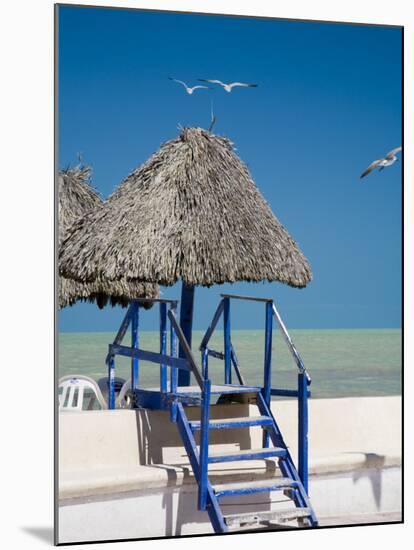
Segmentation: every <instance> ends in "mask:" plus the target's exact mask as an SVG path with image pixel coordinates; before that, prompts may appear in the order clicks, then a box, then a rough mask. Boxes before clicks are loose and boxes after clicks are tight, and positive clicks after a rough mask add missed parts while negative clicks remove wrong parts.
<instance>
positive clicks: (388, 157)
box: [385, 145, 402, 159]
mask: <svg viewBox="0 0 414 550" xmlns="http://www.w3.org/2000/svg"><path fill="white" fill-rule="evenodd" d="M401 150H402V147H401V145H400V147H396V148H395V149H392V150H391V151H390V152H389V153H387V154H386V156H385V158H386V159H392V157H394V156H395V155H396V154H397V153H399V152H400V151H401Z"/></svg>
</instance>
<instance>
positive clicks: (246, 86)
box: [198, 78, 257, 93]
mask: <svg viewBox="0 0 414 550" xmlns="http://www.w3.org/2000/svg"><path fill="white" fill-rule="evenodd" d="M198 80H199V81H200V82H209V83H210V84H220V86H223V88H224V89H225V90H226V92H229V93H230V92H231V91H232V89H233V88H235V87H236V86H242V87H243V88H257V84H247V83H246V82H232V83H230V84H225V83H224V82H222V81H221V80H205V79H203V78H199V79H198Z"/></svg>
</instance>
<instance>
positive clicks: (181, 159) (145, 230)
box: [60, 128, 312, 287]
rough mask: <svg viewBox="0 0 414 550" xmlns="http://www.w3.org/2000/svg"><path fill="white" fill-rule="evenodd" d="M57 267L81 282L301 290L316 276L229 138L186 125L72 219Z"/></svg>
mask: <svg viewBox="0 0 414 550" xmlns="http://www.w3.org/2000/svg"><path fill="white" fill-rule="evenodd" d="M60 265H61V268H62V273H64V274H65V275H67V276H70V277H73V278H76V279H78V280H80V281H90V280H94V279H96V278H99V277H104V278H105V279H108V280H118V279H120V278H127V279H129V280H145V281H154V282H158V283H160V284H163V285H172V284H174V283H175V282H176V281H177V280H179V279H182V281H183V282H184V283H185V284H186V285H204V286H210V285H213V284H221V283H225V282H236V281H263V280H268V281H280V282H283V283H287V284H288V285H290V286H293V287H304V286H306V284H307V283H308V282H309V281H310V280H311V278H312V273H311V269H310V266H309V263H308V262H307V260H306V258H305V257H304V255H303V254H302V252H301V251H300V250H299V247H298V246H297V244H296V243H295V242H294V240H293V239H292V238H291V237H290V235H289V234H288V232H287V231H286V229H285V228H284V227H283V226H282V225H281V223H280V222H279V221H278V220H277V219H276V217H275V216H274V214H273V213H272V211H271V209H270V207H269V205H268V204H267V203H266V201H265V199H264V198H263V196H262V195H261V193H260V191H259V189H258V188H257V187H256V185H255V183H254V181H253V179H252V177H251V175H250V173H249V171H248V169H247V167H246V166H245V165H244V164H243V162H242V161H241V160H240V159H239V158H238V156H237V155H236V154H235V152H234V149H233V146H232V143H231V142H230V141H229V140H228V139H226V138H223V137H219V136H217V135H214V134H212V133H209V132H208V131H206V130H204V129H201V128H185V129H183V131H182V132H181V134H180V135H179V136H178V137H177V138H176V139H173V140H171V141H168V142H167V143H165V144H163V145H162V146H161V148H160V149H159V150H158V151H157V152H156V153H155V154H154V155H153V156H151V157H150V158H149V159H148V160H147V161H146V162H145V163H144V164H143V165H142V166H141V167H140V168H138V169H136V170H135V171H133V172H132V173H131V174H130V175H129V176H128V177H127V178H126V179H125V180H124V181H123V182H122V184H121V185H120V186H119V187H118V189H117V190H116V191H115V192H114V194H113V195H112V196H111V197H110V198H109V199H108V200H107V201H106V203H105V204H104V205H103V206H102V207H101V208H100V209H98V210H96V211H94V212H91V213H90V214H87V215H86V216H85V217H84V218H83V219H82V220H80V221H79V222H78V223H76V224H75V225H74V226H72V228H71V230H70V232H69V238H68V239H67V240H66V242H65V243H64V245H63V247H62V251H61V255H60Z"/></svg>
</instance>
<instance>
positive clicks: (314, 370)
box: [58, 329, 402, 398]
mask: <svg viewBox="0 0 414 550" xmlns="http://www.w3.org/2000/svg"><path fill="white" fill-rule="evenodd" d="M290 334H291V337H292V339H293V341H294V343H295V345H296V347H297V349H298V351H299V353H300V354H301V356H302V359H303V361H304V363H305V366H306V368H307V369H308V371H309V373H310V375H311V377H312V385H311V391H312V397H316V398H326V397H351V396H370V395H399V394H400V393H401V368H402V358H401V355H402V349H401V337H402V334H401V330H400V329H363V330H361V329H352V330H349V329H343V330H291V331H290ZM114 336H115V335H114V334H113V333H110V332H107V333H106V332H101V333H93V332H83V333H60V334H59V353H58V358H59V359H58V361H59V362H58V374H59V377H61V376H64V375H67V374H86V375H88V376H91V377H93V378H95V379H98V378H101V377H103V376H105V375H106V367H105V356H106V353H107V350H108V344H109V343H111V341H112V340H113V338H114ZM202 336H203V333H202V332H201V331H194V333H193V349H195V350H196V349H198V344H199V342H200V341H201V338H202ZM128 338H129V335H127V336H126V337H125V342H126V341H128ZM232 341H233V345H234V347H235V349H236V353H237V356H238V358H239V362H240V366H241V371H242V373H243V375H244V377H245V379H246V382H247V383H248V384H259V385H260V384H262V381H263V347H264V334H263V331H254V330H240V331H233V332H232ZM210 344H211V346H210V347H212V348H213V349H215V350H217V351H222V350H223V335H222V333H220V331H217V332H216V333H215V335H214V338H213V339H212V340H211V342H210ZM140 347H141V348H142V349H146V350H153V351H158V350H159V334H158V333H156V332H142V333H141V335H140ZM195 355H196V358H200V355H199V353H196V354H195ZM209 365H210V376H211V377H212V379H213V382H215V383H222V382H223V362H222V361H220V360H215V359H212V358H210V363H209ZM129 369H130V360H128V359H126V358H117V362H116V375H117V376H121V377H123V378H129ZM296 374H297V370H296V365H295V363H294V362H293V359H292V358H291V356H290V354H289V351H288V349H287V347H286V344H285V342H284V341H283V340H282V337H281V335H280V333H278V332H277V331H275V332H274V335H273V369H272V387H278V388H295V385H296ZM140 382H141V384H142V385H143V386H144V387H154V386H156V385H157V384H158V383H159V368H158V366H157V365H155V364H152V363H147V362H143V361H141V362H140Z"/></svg>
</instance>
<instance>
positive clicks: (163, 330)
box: [160, 302, 168, 393]
mask: <svg viewBox="0 0 414 550" xmlns="http://www.w3.org/2000/svg"><path fill="white" fill-rule="evenodd" d="M160 353H161V354H162V355H166V354H167V304H166V303H164V302H161V303H160ZM167 374H168V373H167V366H166V365H165V364H163V363H161V365H160V390H161V391H162V392H163V393H165V392H166V391H167V380H168V379H167Z"/></svg>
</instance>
